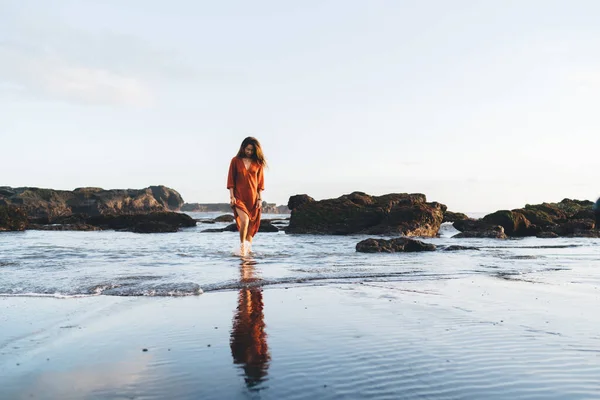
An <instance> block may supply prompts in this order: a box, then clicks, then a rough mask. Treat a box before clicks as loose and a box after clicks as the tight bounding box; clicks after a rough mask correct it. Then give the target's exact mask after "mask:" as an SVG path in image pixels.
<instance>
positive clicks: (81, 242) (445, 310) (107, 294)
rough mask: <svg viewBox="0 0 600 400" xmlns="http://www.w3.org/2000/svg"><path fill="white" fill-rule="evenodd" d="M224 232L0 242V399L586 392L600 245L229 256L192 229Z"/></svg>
mask: <svg viewBox="0 0 600 400" xmlns="http://www.w3.org/2000/svg"><path fill="white" fill-rule="evenodd" d="M192 215H193V216H194V217H195V218H206V217H214V216H215V215H212V214H210V215H209V214H192ZM266 217H268V216H266ZM271 217H275V218H276V217H279V216H271ZM225 225H227V224H225V223H223V224H199V225H198V227H195V228H189V229H185V230H183V231H181V232H178V233H173V234H148V235H142V234H134V233H128V232H114V231H102V232H46V231H44V232H41V231H40V232H38V231H26V232H20V233H3V234H0V277H1V279H0V293H1V294H0V326H2V330H1V331H0V398H42V399H46V398H48V399H54V398H61V399H68V398H73V399H79V398H98V399H112V398H145V399H162V398H182V399H188V398H189V399H195V398H206V399H221V398H232V399H233V398H242V399H247V398H265V399H281V398H286V399H287V398H289V399H315V398H319V399H321V398H323V399H338V398H344V399H346V398H347V399H355V398H373V399H479V398H486V399H513V398H519V399H592V398H596V397H597V395H598V393H600V332H599V330H598V327H599V326H600V314H598V312H597V308H598V304H600V239H587V238H557V239H537V238H522V239H514V240H512V239H511V240H494V239H452V238H451V236H452V235H453V234H455V233H456V231H454V230H453V228H452V227H451V226H450V225H449V224H446V225H444V226H443V229H442V231H441V237H440V238H433V239H423V240H425V241H427V242H430V243H433V244H435V245H436V246H438V250H437V251H435V252H423V253H407V254H402V253H397V254H362V253H357V252H356V251H355V245H356V243H358V242H359V241H360V240H362V239H365V238H366V237H367V236H361V235H354V236H321V235H286V234H285V233H283V232H279V233H259V234H258V235H257V236H256V239H255V243H254V246H253V250H254V254H253V255H252V256H251V257H248V258H246V259H243V260H242V259H240V257H236V256H234V253H235V250H236V247H237V242H238V237H237V233H232V232H224V233H201V231H202V230H203V229H208V228H216V227H224V226H225ZM454 244H459V245H464V246H474V247H477V248H479V250H463V251H456V252H447V251H443V248H444V247H446V246H449V245H454ZM286 289H289V290H286ZM142 347H144V348H147V349H149V351H148V352H141V348H142Z"/></svg>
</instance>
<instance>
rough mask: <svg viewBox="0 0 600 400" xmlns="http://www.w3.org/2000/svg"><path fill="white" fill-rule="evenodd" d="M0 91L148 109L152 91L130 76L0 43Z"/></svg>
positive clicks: (40, 50)
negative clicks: (0, 60)
mask: <svg viewBox="0 0 600 400" xmlns="http://www.w3.org/2000/svg"><path fill="white" fill-rule="evenodd" d="M0 59H2V60H3V62H2V64H1V65H0V91H4V92H6V91H10V92H15V91H16V92H19V93H23V94H27V95H30V96H35V97H38V98H43V99H50V100H63V101H70V102H75V103H84V104H110V105H127V106H135V107H147V106H150V105H152V104H153V99H154V95H153V91H152V88H151V86H150V85H149V84H148V82H146V81H145V80H144V79H142V78H140V77H139V76H136V74H135V73H134V72H133V71H131V73H129V74H127V73H122V72H121V73H119V72H115V71H112V70H110V69H109V68H100V67H96V66H93V65H84V64H81V63H77V62H73V61H69V60H67V59H66V57H65V56H64V55H63V54H59V53H57V52H56V51H54V50H53V49H48V48H40V47H33V48H32V47H30V46H27V45H25V44H19V43H6V42H5V43H0Z"/></svg>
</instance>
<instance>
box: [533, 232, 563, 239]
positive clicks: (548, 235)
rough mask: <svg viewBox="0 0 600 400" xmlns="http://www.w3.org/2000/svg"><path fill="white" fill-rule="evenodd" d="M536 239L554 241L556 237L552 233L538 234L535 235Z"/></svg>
mask: <svg viewBox="0 0 600 400" xmlns="http://www.w3.org/2000/svg"><path fill="white" fill-rule="evenodd" d="M536 237H538V238H541V239H554V238H557V237H558V235H557V234H556V233H554V232H540V233H538V234H537V235H536Z"/></svg>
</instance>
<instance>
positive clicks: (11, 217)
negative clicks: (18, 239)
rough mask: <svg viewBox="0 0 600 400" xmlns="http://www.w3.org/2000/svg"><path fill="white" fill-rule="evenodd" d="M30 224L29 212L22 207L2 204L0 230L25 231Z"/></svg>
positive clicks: (0, 208)
mask: <svg viewBox="0 0 600 400" xmlns="http://www.w3.org/2000/svg"><path fill="white" fill-rule="evenodd" d="M28 225H29V220H28V219H27V214H26V213H25V211H23V210H22V209H21V208H19V207H16V206H2V205H0V231H23V230H25V229H27V227H28Z"/></svg>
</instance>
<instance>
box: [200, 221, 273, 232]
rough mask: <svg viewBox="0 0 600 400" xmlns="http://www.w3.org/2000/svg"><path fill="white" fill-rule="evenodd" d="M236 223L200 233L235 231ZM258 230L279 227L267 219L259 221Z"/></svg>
mask: <svg viewBox="0 0 600 400" xmlns="http://www.w3.org/2000/svg"><path fill="white" fill-rule="evenodd" d="M237 230H238V229H237V225H236V224H229V225H227V226H226V227H225V228H210V229H205V230H203V231H202V233H218V232H237ZM258 231H259V232H279V228H278V227H276V226H275V225H273V224H272V223H271V222H270V221H269V220H262V221H260V226H259V227H258Z"/></svg>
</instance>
